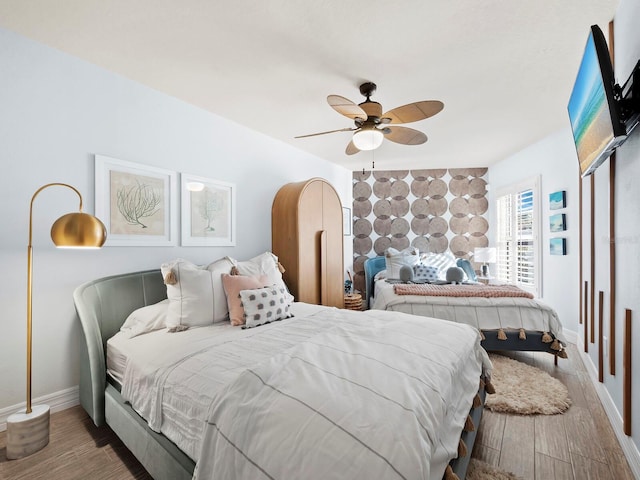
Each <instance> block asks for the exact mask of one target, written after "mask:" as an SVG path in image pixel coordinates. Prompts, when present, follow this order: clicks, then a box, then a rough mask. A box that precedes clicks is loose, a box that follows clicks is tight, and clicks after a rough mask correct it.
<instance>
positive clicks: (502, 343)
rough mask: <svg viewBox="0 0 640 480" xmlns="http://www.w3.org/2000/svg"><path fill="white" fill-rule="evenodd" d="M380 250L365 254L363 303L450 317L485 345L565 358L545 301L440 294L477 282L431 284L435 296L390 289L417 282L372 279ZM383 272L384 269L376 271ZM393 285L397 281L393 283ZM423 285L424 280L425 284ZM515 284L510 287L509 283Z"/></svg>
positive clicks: (553, 317) (382, 264) (552, 314)
mask: <svg viewBox="0 0 640 480" xmlns="http://www.w3.org/2000/svg"><path fill="white" fill-rule="evenodd" d="M386 265H387V263H386V261H385V257H384V256H379V257H373V258H369V259H368V260H365V262H364V273H365V285H366V287H365V288H366V292H365V304H366V305H367V307H368V308H371V309H379V310H386V311H395V312H404V313H410V314H413V315H421V316H430V317H437V318H442V319H445V320H450V321H458V322H463V323H467V324H469V325H472V326H474V327H476V328H477V329H478V330H479V331H480V332H481V334H482V346H483V347H484V348H485V349H486V350H492V351H505V350H518V351H543V352H548V353H551V354H553V355H554V356H555V361H556V362H557V359H558V357H560V358H566V356H567V354H566V350H565V346H566V340H565V338H564V335H563V332H562V324H561V323H560V320H559V318H558V315H557V313H556V312H555V310H553V309H552V308H551V307H549V306H548V305H546V304H544V303H542V302H540V301H537V300H535V299H529V298H523V297H520V298H518V297H498V298H483V297H461V296H456V297H453V296H442V295H446V294H443V293H441V291H442V290H446V289H447V288H451V291H452V292H453V291H454V288H457V289H458V290H455V291H456V294H458V295H462V294H460V293H459V291H460V290H463V289H467V291H468V290H469V289H473V288H476V287H477V288H478V289H480V288H486V289H489V288H491V287H485V286H483V285H475V286H472V285H468V286H461V287H455V286H431V287H430V288H431V290H440V292H437V293H438V296H430V295H429V294H427V293H424V292H422V293H423V294H421V295H411V294H401V295H398V294H396V289H401V291H404V293H406V292H407V291H411V290H410V289H411V288H415V289H420V288H422V286H418V285H416V286H415V287H411V286H409V287H407V286H404V285H400V286H398V283H397V282H393V281H392V282H388V281H386V280H385V279H380V280H379V281H376V276H379V275H378V274H379V272H383V270H385V269H386ZM382 276H384V275H382ZM397 286H398V287H397ZM427 287H428V286H425V289H427ZM514 290H515V289H514Z"/></svg>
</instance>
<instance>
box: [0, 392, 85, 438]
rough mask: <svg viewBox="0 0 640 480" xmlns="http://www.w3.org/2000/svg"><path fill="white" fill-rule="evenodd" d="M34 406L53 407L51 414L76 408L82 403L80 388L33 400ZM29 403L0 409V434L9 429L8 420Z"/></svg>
mask: <svg viewBox="0 0 640 480" xmlns="http://www.w3.org/2000/svg"><path fill="white" fill-rule="evenodd" d="M32 403H33V404H34V405H39V404H42V403H44V404H46V405H49V407H51V413H55V412H59V411H60V410H66V409H67V408H71V407H75V406H76V405H78V404H79V403H80V396H79V393H78V387H77V386H75V387H71V388H67V389H66V390H60V391H59V392H55V393H50V394H49V395H43V396H42V397H38V398H34V399H33V400H32ZM26 405H27V402H22V403H19V404H18V405H12V406H10V407H6V408H2V409H0V432H3V431H5V430H6V429H7V418H9V415H12V414H14V413H16V412H18V411H19V410H21V409H23V408H25V407H26Z"/></svg>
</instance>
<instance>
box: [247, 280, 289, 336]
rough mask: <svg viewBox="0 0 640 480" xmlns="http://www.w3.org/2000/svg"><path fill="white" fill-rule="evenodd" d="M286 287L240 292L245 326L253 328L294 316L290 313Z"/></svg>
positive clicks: (275, 286) (274, 286)
mask: <svg viewBox="0 0 640 480" xmlns="http://www.w3.org/2000/svg"><path fill="white" fill-rule="evenodd" d="M287 293H288V292H287V291H286V290H285V289H284V287H279V286H278V285H271V286H270V287H264V288H258V289H254V290H242V291H240V299H241V301H242V307H243V308H244V326H243V327H242V328H252V327H257V326H259V325H264V324H265V323H270V322H275V321H276V320H282V319H283V318H290V317H293V315H292V314H291V313H290V312H289V302H287V300H286V298H285V296H286V294H287Z"/></svg>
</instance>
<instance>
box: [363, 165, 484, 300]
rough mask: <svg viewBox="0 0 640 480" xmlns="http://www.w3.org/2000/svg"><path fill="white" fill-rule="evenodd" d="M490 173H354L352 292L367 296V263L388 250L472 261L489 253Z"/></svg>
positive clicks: (469, 170)
mask: <svg viewBox="0 0 640 480" xmlns="http://www.w3.org/2000/svg"><path fill="white" fill-rule="evenodd" d="M486 173H487V169H486V168H455V169H449V170H447V169H430V170H388V171H364V172H353V235H354V238H353V260H354V261H353V268H354V288H355V289H356V290H359V291H361V292H362V291H364V261H365V260H366V259H367V258H368V257H375V256H378V255H382V254H383V253H384V251H385V250H386V249H387V248H388V247H393V248H396V249H398V250H402V249H404V248H407V247H408V246H410V245H412V246H415V247H418V248H419V249H420V251H421V252H435V253H442V252H444V251H446V250H450V251H451V252H452V253H453V254H454V255H455V256H456V257H464V258H470V255H469V254H470V253H472V252H473V249H474V248H476V247H486V246H488V244H489V241H488V239H487V237H486V233H487V230H488V229H489V223H488V222H487V220H486V218H485V217H484V215H485V213H486V212H487V210H488V202H487V197H486V194H487V188H486V187H487V182H486V180H485V179H484V178H483V177H484V176H485V175H486Z"/></svg>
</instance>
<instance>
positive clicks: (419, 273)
mask: <svg viewBox="0 0 640 480" xmlns="http://www.w3.org/2000/svg"><path fill="white" fill-rule="evenodd" d="M439 273H440V270H439V269H438V268H436V267H432V266H431V265H423V264H421V263H419V264H418V265H414V267H413V281H414V282H418V281H420V282H429V283H432V282H435V281H437V280H439V277H438V275H439Z"/></svg>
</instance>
